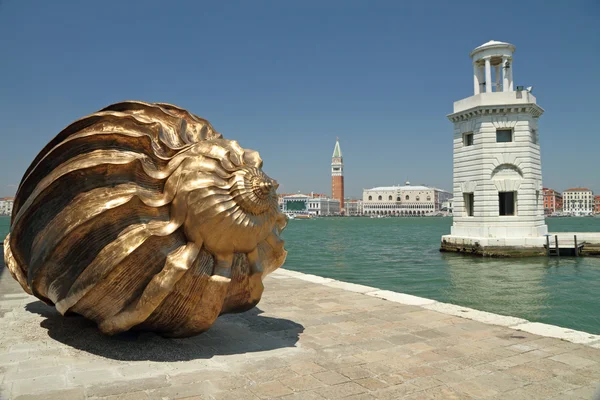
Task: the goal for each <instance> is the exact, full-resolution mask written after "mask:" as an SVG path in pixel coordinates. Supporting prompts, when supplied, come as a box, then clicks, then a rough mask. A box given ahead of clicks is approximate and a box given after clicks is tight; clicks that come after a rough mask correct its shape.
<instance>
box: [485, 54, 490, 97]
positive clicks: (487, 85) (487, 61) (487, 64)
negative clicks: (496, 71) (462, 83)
mask: <svg viewBox="0 0 600 400" xmlns="http://www.w3.org/2000/svg"><path fill="white" fill-rule="evenodd" d="M484 60H485V92H486V93H491V92H492V64H491V57H489V56H488V57H484Z"/></svg>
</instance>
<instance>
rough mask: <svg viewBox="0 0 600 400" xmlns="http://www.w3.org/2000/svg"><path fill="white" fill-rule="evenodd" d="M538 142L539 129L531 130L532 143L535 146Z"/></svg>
mask: <svg viewBox="0 0 600 400" xmlns="http://www.w3.org/2000/svg"><path fill="white" fill-rule="evenodd" d="M537 142H538V133H537V129H532V130H531V143H533V144H537Z"/></svg>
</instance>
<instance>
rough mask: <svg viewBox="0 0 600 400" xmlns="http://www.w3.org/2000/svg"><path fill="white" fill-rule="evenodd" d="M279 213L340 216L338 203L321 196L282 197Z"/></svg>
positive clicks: (299, 194) (298, 195)
mask: <svg viewBox="0 0 600 400" xmlns="http://www.w3.org/2000/svg"><path fill="white" fill-rule="evenodd" d="M281 203H282V205H281V211H282V212H284V213H290V214H299V215H315V216H324V217H325V216H332V215H339V214H340V202H339V200H337V199H330V198H328V197H325V196H322V195H307V194H301V193H298V194H293V195H287V196H283V197H282V200H281Z"/></svg>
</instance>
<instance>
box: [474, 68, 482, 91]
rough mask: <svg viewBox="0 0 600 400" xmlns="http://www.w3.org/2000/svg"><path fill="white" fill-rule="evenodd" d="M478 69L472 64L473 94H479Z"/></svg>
mask: <svg viewBox="0 0 600 400" xmlns="http://www.w3.org/2000/svg"><path fill="white" fill-rule="evenodd" d="M480 83H481V82H479V67H478V66H477V63H473V94H479V93H481V86H480V85H479V84H480Z"/></svg>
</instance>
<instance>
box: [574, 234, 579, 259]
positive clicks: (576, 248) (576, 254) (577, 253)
mask: <svg viewBox="0 0 600 400" xmlns="http://www.w3.org/2000/svg"><path fill="white" fill-rule="evenodd" d="M574 239H575V257H579V247H578V246H577V235H574Z"/></svg>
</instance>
